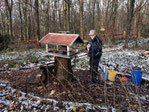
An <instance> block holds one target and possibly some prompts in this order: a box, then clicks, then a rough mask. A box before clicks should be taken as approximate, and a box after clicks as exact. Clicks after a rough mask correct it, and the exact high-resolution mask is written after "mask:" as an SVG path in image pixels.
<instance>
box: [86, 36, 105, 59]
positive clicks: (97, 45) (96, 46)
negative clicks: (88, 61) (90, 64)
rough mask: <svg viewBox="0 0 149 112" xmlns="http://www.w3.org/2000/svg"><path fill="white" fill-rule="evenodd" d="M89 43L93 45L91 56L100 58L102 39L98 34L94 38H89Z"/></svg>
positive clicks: (90, 51)
mask: <svg viewBox="0 0 149 112" xmlns="http://www.w3.org/2000/svg"><path fill="white" fill-rule="evenodd" d="M88 44H90V45H91V48H90V50H89V56H90V57H91V58H100V57H101V56H102V46H103V44H102V40H101V39H100V38H99V37H98V36H97V35H96V37H95V38H94V39H93V40H92V39H91V38H90V39H89V41H88Z"/></svg>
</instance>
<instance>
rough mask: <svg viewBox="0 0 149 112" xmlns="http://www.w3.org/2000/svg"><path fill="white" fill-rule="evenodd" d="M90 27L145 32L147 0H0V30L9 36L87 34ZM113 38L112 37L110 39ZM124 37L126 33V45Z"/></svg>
mask: <svg viewBox="0 0 149 112" xmlns="http://www.w3.org/2000/svg"><path fill="white" fill-rule="evenodd" d="M90 29H96V30H97V31H99V33H100V30H101V29H105V31H104V32H105V33H112V34H114V33H121V32H124V31H126V34H128V35H129V34H130V33H131V32H135V33H136V34H137V32H141V34H147V33H148V32H149V1H148V0H0V34H3V35H4V34H9V35H10V36H11V40H13V41H16V40H30V39H34V38H38V39H41V38H42V37H43V36H44V35H46V34H47V33H49V32H55V33H56V32H58V33H59V31H70V33H77V34H80V35H81V37H82V38H83V39H87V38H88V32H89V30H90ZM113 40H114V39H113ZM128 40H129V39H128V38H127V36H126V44H125V47H127V43H128Z"/></svg>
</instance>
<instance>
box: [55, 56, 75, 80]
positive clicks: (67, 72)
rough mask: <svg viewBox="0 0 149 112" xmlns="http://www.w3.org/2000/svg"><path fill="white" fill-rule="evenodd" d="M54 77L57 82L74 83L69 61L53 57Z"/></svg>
mask: <svg viewBox="0 0 149 112" xmlns="http://www.w3.org/2000/svg"><path fill="white" fill-rule="evenodd" d="M54 70H55V76H56V78H57V80H58V81H61V82H68V81H69V82H72V81H74V76H73V71H72V66H71V59H66V58H61V57H55V69H54Z"/></svg>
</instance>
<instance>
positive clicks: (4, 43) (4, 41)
mask: <svg viewBox="0 0 149 112" xmlns="http://www.w3.org/2000/svg"><path fill="white" fill-rule="evenodd" d="M9 42H10V36H9V35H2V34H0V50H3V49H7V48H8V44H9Z"/></svg>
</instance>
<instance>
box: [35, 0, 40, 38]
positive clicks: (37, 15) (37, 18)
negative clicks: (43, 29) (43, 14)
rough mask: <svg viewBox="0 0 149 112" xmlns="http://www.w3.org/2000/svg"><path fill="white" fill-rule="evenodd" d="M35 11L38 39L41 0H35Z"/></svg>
mask: <svg viewBox="0 0 149 112" xmlns="http://www.w3.org/2000/svg"><path fill="white" fill-rule="evenodd" d="M35 12H36V22H37V36H38V39H40V16H39V0H35Z"/></svg>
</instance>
